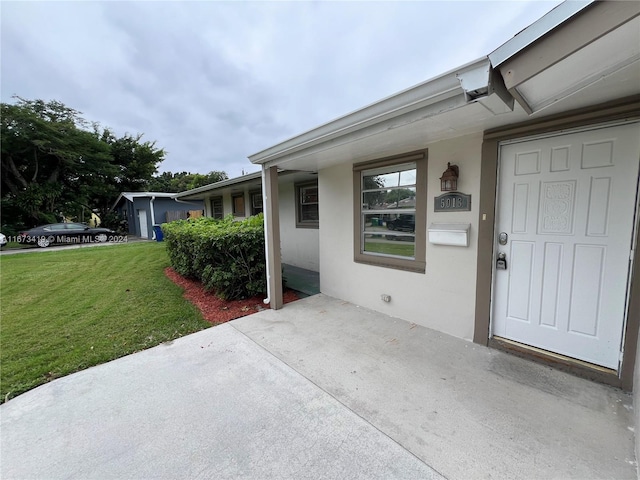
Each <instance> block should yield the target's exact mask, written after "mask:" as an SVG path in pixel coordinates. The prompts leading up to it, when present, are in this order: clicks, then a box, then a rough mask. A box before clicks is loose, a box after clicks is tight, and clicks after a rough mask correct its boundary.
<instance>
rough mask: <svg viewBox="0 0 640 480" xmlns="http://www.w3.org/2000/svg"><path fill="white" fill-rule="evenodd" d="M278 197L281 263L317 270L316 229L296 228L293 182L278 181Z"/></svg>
mask: <svg viewBox="0 0 640 480" xmlns="http://www.w3.org/2000/svg"><path fill="white" fill-rule="evenodd" d="M278 199H279V203H280V246H281V252H282V263H287V264H289V265H293V266H296V267H300V268H306V269H307V270H313V271H314V272H317V271H318V270H319V269H320V259H319V255H320V253H319V252H320V246H319V235H318V229H317V228H296V209H295V201H296V193H295V185H294V183H293V182H287V181H280V182H279V184H278ZM320 203H322V200H320Z"/></svg>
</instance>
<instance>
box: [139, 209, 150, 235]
mask: <svg viewBox="0 0 640 480" xmlns="http://www.w3.org/2000/svg"><path fill="white" fill-rule="evenodd" d="M138 218H139V220H140V236H141V237H142V238H149V227H147V211H146V210H138Z"/></svg>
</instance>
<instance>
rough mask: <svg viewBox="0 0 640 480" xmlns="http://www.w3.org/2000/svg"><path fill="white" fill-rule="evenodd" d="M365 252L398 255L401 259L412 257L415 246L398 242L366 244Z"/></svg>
mask: <svg viewBox="0 0 640 480" xmlns="http://www.w3.org/2000/svg"><path fill="white" fill-rule="evenodd" d="M365 251H367V252H373V253H384V254H386V255H400V256H402V257H413V256H414V255H415V246H414V244H413V243H405V242H400V241H398V242H397V243H381V242H380V243H378V242H367V243H366V244H365Z"/></svg>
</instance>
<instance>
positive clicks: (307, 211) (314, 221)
mask: <svg viewBox="0 0 640 480" xmlns="http://www.w3.org/2000/svg"><path fill="white" fill-rule="evenodd" d="M296 197H297V204H296V216H297V218H296V226H297V227H303V228H304V227H309V228H318V222H319V215H318V184H317V182H316V183H312V184H308V185H298V186H296Z"/></svg>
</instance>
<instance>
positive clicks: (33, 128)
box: [0, 97, 164, 231]
mask: <svg viewBox="0 0 640 480" xmlns="http://www.w3.org/2000/svg"><path fill="white" fill-rule="evenodd" d="M14 98H16V99H17V101H16V103H15V104H6V103H1V104H0V114H1V129H0V135H1V137H0V143H1V152H2V156H1V163H0V169H1V173H2V197H1V201H2V205H1V208H2V216H3V218H2V224H3V229H4V228H5V225H8V226H9V227H10V228H9V230H12V229H17V228H22V227H28V226H33V225H37V224H42V223H48V222H54V221H59V220H61V219H62V218H63V216H64V217H67V218H69V217H72V218H73V217H76V218H79V217H80V212H82V211H83V210H85V211H86V210H88V211H92V210H94V209H99V210H100V212H101V213H103V214H104V213H106V211H107V210H108V208H109V207H110V206H111V203H112V202H113V201H115V199H116V198H117V195H118V194H119V193H120V192H121V191H123V190H125V189H129V190H133V189H134V188H135V189H137V188H138V187H140V189H144V188H143V187H144V186H145V185H146V183H147V182H148V181H150V180H151V178H152V175H153V174H154V173H155V172H156V169H157V165H158V164H159V163H160V162H161V161H162V160H163V158H164V151H163V150H162V149H157V148H156V147H155V144H154V143H151V142H144V143H143V142H141V136H140V135H138V136H137V137H132V136H130V135H125V136H124V137H122V138H120V139H118V138H116V137H115V136H114V135H113V134H112V133H111V132H110V131H109V130H103V131H101V130H100V128H99V126H98V124H96V123H89V122H87V121H86V120H84V119H83V118H82V117H81V116H80V112H78V111H77V110H74V109H72V108H69V107H67V106H65V105H64V104H62V103H61V102H58V101H55V100H54V101H50V102H44V101H43V100H25V99H23V98H20V97H14ZM79 219H80V218H79ZM7 231H8V230H7Z"/></svg>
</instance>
